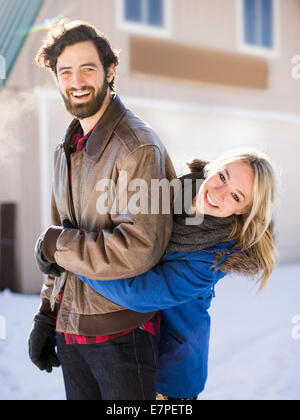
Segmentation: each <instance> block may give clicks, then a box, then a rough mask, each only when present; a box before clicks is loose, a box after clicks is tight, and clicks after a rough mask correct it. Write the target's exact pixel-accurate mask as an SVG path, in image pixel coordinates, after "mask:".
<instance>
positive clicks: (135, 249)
mask: <svg viewBox="0 0 300 420" xmlns="http://www.w3.org/2000/svg"><path fill="white" fill-rule="evenodd" d="M37 61H38V63H39V65H40V66H41V67H47V68H49V69H50V70H51V72H52V73H53V75H54V77H55V79H56V81H57V86H58V89H59V91H60V93H61V96H62V98H63V100H64V103H65V106H66V109H67V110H68V111H69V113H71V114H72V115H73V116H74V117H75V118H74V120H73V121H72V123H71V125H70V127H69V128H68V130H67V132H66V135H65V139H64V141H63V142H62V143H61V144H59V145H58V146H57V148H56V150H55V153H54V166H53V192H52V222H53V226H50V227H49V228H48V229H47V230H46V232H44V233H43V234H42V235H41V236H40V238H39V239H38V242H37V245H36V249H35V255H36V260H37V263H38V266H39V268H40V270H41V271H42V272H43V273H44V274H47V275H48V277H47V281H45V284H44V285H43V288H42V292H41V298H42V302H41V305H40V308H39V310H38V312H37V314H36V315H35V317H34V324H33V328H32V331H31V333H30V337H29V354H30V358H31V360H32V361H33V363H35V364H36V365H37V366H38V367H39V368H40V369H41V370H46V371H48V372H51V371H52V368H53V367H55V366H59V365H60V364H61V365H62V369H63V375H64V382H65V388H66V395H67V399H68V400H99V399H105V400H151V399H153V400H154V399H155V381H156V370H157V345H158V334H159V314H158V313H155V312H154V313H153V312H151V313H147V314H145V313H138V312H134V311H131V310H128V309H125V308H123V307H121V306H119V305H117V304H115V303H113V302H110V301H109V300H107V299H105V298H104V297H102V296H101V295H99V294H97V293H96V292H94V291H93V290H92V289H91V288H89V286H87V285H86V284H84V283H83V282H82V281H81V280H79V279H78V278H77V277H76V275H75V274H74V273H81V274H82V275H84V276H86V277H88V278H92V279H95V280H96V279H97V280H114V279H120V278H130V277H134V276H136V275H139V274H141V273H143V272H146V271H147V270H148V269H150V268H151V267H153V266H154V265H155V264H156V263H157V262H158V261H159V259H160V257H161V256H162V254H163V253H164V251H165V249H166V247H167V244H168V241H169V238H170V235H171V230H172V215H171V212H170V213H169V214H162V212H160V213H159V214H143V212H140V213H138V212H131V211H130V205H129V204H130V203H131V202H135V201H136V200H137V194H138V191H133V190H132V189H130V191H128V188H127V186H124V185H123V183H122V182H121V181H120V173H126V175H127V180H128V183H129V182H130V181H132V180H136V179H139V180H143V182H144V183H146V185H147V186H149V195H150V191H151V180H152V179H156V180H161V179H165V178H166V179H168V180H171V179H173V178H174V177H175V172H174V168H173V165H172V163H171V161H170V158H169V156H168V154H167V152H166V149H165V147H164V146H163V144H162V143H161V141H160V140H159V138H158V136H157V135H156V133H155V132H154V131H153V130H152V128H151V127H150V126H149V125H147V124H146V123H145V122H143V121H142V120H141V119H139V118H138V117H137V116H136V115H134V114H133V113H132V112H131V111H129V110H128V109H126V107H125V106H124V105H123V103H122V101H121V100H120V98H119V96H118V95H117V94H116V92H115V84H114V81H115V74H116V67H117V65H118V56H117V54H116V53H115V52H114V51H113V50H112V48H111V46H110V43H109V41H108V40H107V38H106V37H105V36H104V35H103V34H101V33H100V32H99V31H98V30H96V28H94V27H93V26H92V25H90V24H87V23H84V22H79V21H76V22H66V21H62V22H59V23H58V24H57V26H56V27H55V28H53V29H52V30H51V31H50V32H49V33H48V35H47V36H46V38H45V40H44V42H43V45H42V47H41V49H40V51H39V53H38V56H37ZM103 179H109V180H111V181H112V183H113V185H114V186H115V194H114V195H113V199H112V203H111V208H114V209H116V211H114V212H110V211H107V212H101V211H98V210H99V209H98V207H97V200H98V198H99V191H98V188H97V185H98V183H99V181H101V180H103ZM147 200H148V202H149V204H151V203H150V197H147ZM149 208H150V206H149ZM56 346H57V353H56Z"/></svg>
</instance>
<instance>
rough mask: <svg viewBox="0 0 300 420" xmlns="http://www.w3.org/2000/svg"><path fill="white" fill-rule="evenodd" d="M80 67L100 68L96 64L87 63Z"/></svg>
mask: <svg viewBox="0 0 300 420" xmlns="http://www.w3.org/2000/svg"><path fill="white" fill-rule="evenodd" d="M80 67H98V66H97V64H96V63H85V64H81V66H80Z"/></svg>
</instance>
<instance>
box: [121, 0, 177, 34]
mask: <svg viewBox="0 0 300 420" xmlns="http://www.w3.org/2000/svg"><path fill="white" fill-rule="evenodd" d="M119 4H120V7H119V15H120V16H119V21H120V25H119V26H121V29H124V30H128V31H131V32H138V33H141V32H143V33H148V34H151V35H158V36H165V35H168V29H169V4H170V0H119Z"/></svg>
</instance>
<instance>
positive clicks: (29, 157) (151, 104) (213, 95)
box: [0, 0, 300, 293]
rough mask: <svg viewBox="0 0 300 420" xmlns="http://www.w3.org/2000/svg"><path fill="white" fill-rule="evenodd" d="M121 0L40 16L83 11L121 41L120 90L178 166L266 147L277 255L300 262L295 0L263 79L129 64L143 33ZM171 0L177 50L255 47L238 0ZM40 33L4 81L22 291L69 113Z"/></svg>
mask: <svg viewBox="0 0 300 420" xmlns="http://www.w3.org/2000/svg"><path fill="white" fill-rule="evenodd" d="M118 1H119V0H114V1H113V0H87V1H85V2H81V1H62V0H51V1H46V2H45V5H44V6H43V8H42V10H41V12H40V15H39V17H38V19H37V22H43V21H44V19H45V18H47V17H53V16H55V15H58V14H59V13H60V12H61V11H63V10H65V11H66V13H67V15H68V16H69V17H70V18H71V19H79V18H80V19H82V20H87V21H89V22H91V23H93V24H95V25H96V26H97V27H98V28H99V29H101V31H102V32H104V33H105V34H106V35H107V36H108V38H109V39H110V40H111V43H112V46H113V47H114V48H118V49H120V50H121V52H120V65H119V67H118V76H117V86H118V92H119V94H120V96H121V97H122V98H123V99H124V101H125V103H126V104H127V105H128V106H129V107H130V108H131V109H133V111H135V112H136V113H137V114H138V115H140V116H141V117H142V118H144V119H145V120H146V121H147V122H149V123H150V125H152V126H153V127H154V128H155V130H156V131H157V132H158V133H159V135H160V137H161V138H162V140H163V141H164V143H165V144H166V146H167V148H168V150H169V152H170V155H171V157H172V159H173V160H174V163H175V166H176V168H177V169H178V171H180V170H181V169H182V168H183V165H184V162H185V161H186V160H188V159H190V158H192V157H196V156H197V157H199V158H207V159H212V158H214V157H216V156H217V154H218V153H220V152H223V151H225V150H228V149H229V148H235V147H238V146H245V145H247V146H252V147H258V148H259V149H261V150H263V151H265V152H267V153H269V154H270V155H271V157H272V158H273V159H274V161H275V162H276V164H277V166H278V168H279V169H278V170H279V172H280V171H281V172H282V176H281V186H280V191H281V200H280V202H279V205H278V208H277V210H276V215H277V217H276V219H277V223H276V230H277V232H278V233H277V237H278V242H279V249H280V254H281V262H282V263H286V262H299V261H300V222H299V221H298V218H297V215H298V213H299V210H300V199H299V197H298V195H297V194H295V191H298V190H299V188H298V178H299V175H300V172H299V165H298V162H297V159H298V158H297V156H299V155H300V138H299V137H300V134H299V133H300V130H299V128H300V107H299V99H298V98H299V97H300V81H296V80H294V79H293V78H292V77H291V67H292V66H291V58H292V57H293V56H294V55H296V54H299V53H300V51H299V47H298V44H297V40H298V39H299V36H300V26H299V24H298V22H299V20H300V2H299V1H298V0H289V2H284V4H283V2H282V1H280V0H279V2H278V4H279V22H280V27H279V35H280V42H279V54H278V56H274V57H259V58H260V59H261V60H263V61H264V63H266V65H267V68H268V81H267V82H268V83H267V87H266V88H265V89H246V88H239V89H237V88H233V87H232V86H219V85H214V84H206V83H203V82H201V80H199V81H198V82H195V81H194V82H191V81H188V80H185V79H184V78H182V77H181V78H177V77H173V78H169V77H161V76H157V75H154V74H153V75H149V74H141V73H140V74H136V73H133V72H132V68H131V65H132V64H131V57H130V54H131V51H132V50H131V48H132V47H131V45H132V44H131V42H132V41H131V40H132V38H133V37H137V38H138V39H139V40H143V39H144V37H147V38H149V36H148V35H145V34H143V35H142V34H134V33H130V32H127V31H124V30H123V29H122V28H121V26H120V24H119V21H118V10H119V9H118ZM170 4H171V7H170V10H171V19H170V32H169V35H168V36H166V37H164V38H163V41H164V42H170V43H171V44H172V45H174V44H175V45H176V46H179V52H180V48H185V46H186V47H187V48H190V47H193V48H196V51H197V53H198V52H199V51H200V52H201V51H202V50H203V48H205V49H211V50H212V51H215V52H216V54H218V53H220V52H222V53H225V54H226V53H228V54H237V53H240V54H241V59H242V58H250V57H251V55H249V54H246V55H245V53H244V52H242V51H240V49H239V37H238V16H239V15H238V13H239V0H225V1H222V2H220V1H219V0H211V1H209V2H208V1H206V0H176V3H175V2H173V1H171V2H170ZM175 4H176V7H175V6H174V5H175ZM44 33H45V32H42V31H38V32H33V33H31V34H30V35H29V37H28V39H27V41H26V43H25V45H24V48H23V50H22V52H21V54H20V56H19V58H18V61H17V63H16V65H15V67H14V69H13V71H12V73H11V75H10V78H9V80H8V81H7V85H6V89H5V90H4V92H5V94H6V95H8V97H9V98H10V100H11V101H12V102H11V103H12V104H15V103H16V101H17V103H19V107H17V108H18V110H19V112H16V113H13V115H11V116H10V117H9V118H8V121H9V124H10V125H11V126H14V127H15V130H16V131H15V133H14V135H13V136H12V138H14V139H16V140H15V141H16V147H17V150H18V153H12V152H11V153H10V156H13V158H12V159H13V162H14V165H13V166H12V165H9V164H7V165H5V167H4V168H3V172H4V174H5V176H4V177H2V179H0V187H1V189H0V200H1V201H4V200H15V201H16V202H17V203H18V208H19V211H18V239H19V240H18V250H17V252H18V259H19V262H20V267H19V272H20V289H21V290H22V291H23V292H26V293H36V292H38V291H39V290H40V284H41V276H40V274H39V273H38V271H37V268H36V266H35V262H34V260H33V247H34V244H35V241H36V238H37V236H38V234H39V233H40V232H41V230H42V229H44V228H45V227H46V226H47V223H48V221H49V220H50V219H49V217H50V215H49V191H50V187H51V157H52V151H53V148H54V145H55V144H56V143H57V142H58V141H61V139H62V137H63V135H64V131H65V129H66V127H67V125H68V123H69V121H70V119H71V117H70V116H69V115H68V114H67V112H66V111H65V109H64V106H63V103H62V100H61V98H60V96H59V94H58V93H57V88H56V83H55V81H54V79H53V78H52V76H51V75H50V74H49V72H48V71H46V70H40V69H38V68H37V67H36V66H35V65H33V63H32V61H33V58H34V56H35V54H36V52H37V50H38V48H39V46H40V43H41V39H42V37H43V36H44ZM154 39H155V40H156V41H157V40H159V38H157V37H156V38H154ZM180 58H181V56H180V55H179V56H178V62H180ZM154 59H155V56H154ZM188 65H189V63H186V66H188ZM158 66H159V63H158ZM233 71H234V69H233ZM1 94H3V92H2V93H1ZM24 94H25V96H24ZM24 98H27V99H26V100H25V99H24ZM21 104H22V106H21ZM8 109H11V108H8ZM15 109H16V107H15ZM2 132H3V130H2ZM1 144H2V142H1ZM20 145H21V146H22V147H20V148H19V146H20ZM47 157H48V159H47ZM4 179H9V181H10V182H9V183H6V182H5V181H4Z"/></svg>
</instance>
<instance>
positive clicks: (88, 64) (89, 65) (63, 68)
mask: <svg viewBox="0 0 300 420" xmlns="http://www.w3.org/2000/svg"><path fill="white" fill-rule="evenodd" d="M80 67H95V68H96V67H97V64H95V63H84V64H81V66H80ZM70 69H72V67H71V66H64V67H58V71H63V70H70Z"/></svg>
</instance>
